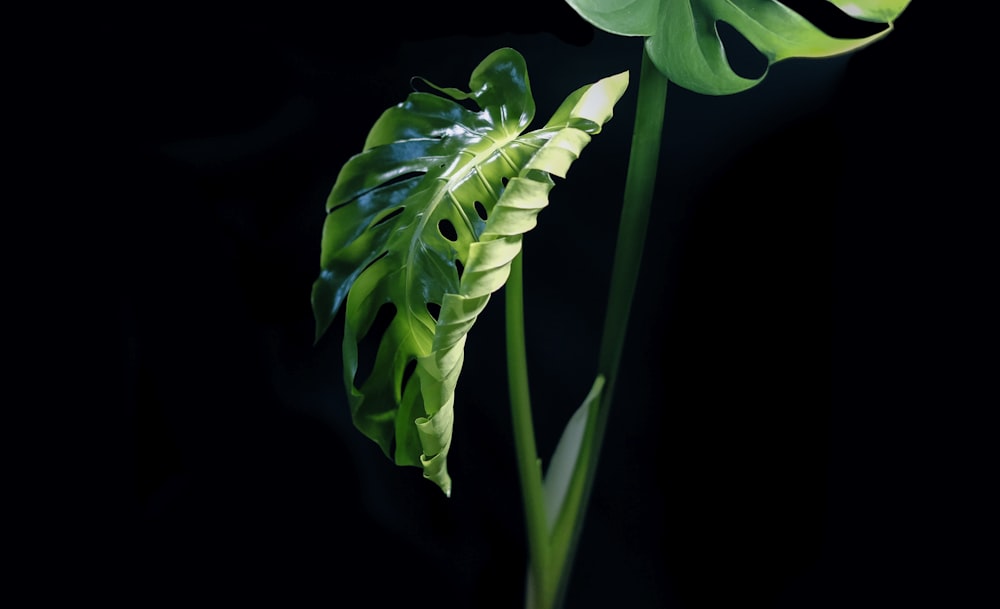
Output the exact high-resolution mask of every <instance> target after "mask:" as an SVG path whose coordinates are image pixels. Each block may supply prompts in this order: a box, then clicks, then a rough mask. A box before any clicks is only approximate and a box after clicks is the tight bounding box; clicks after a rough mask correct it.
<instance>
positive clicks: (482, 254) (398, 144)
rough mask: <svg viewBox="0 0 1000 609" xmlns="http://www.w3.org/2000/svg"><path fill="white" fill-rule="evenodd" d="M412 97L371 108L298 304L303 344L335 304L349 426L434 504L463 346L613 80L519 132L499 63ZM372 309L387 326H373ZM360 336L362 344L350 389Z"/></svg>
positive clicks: (611, 100)
mask: <svg viewBox="0 0 1000 609" xmlns="http://www.w3.org/2000/svg"><path fill="white" fill-rule="evenodd" d="M426 84H427V85H428V86H429V87H430V88H431V89H433V91H434V92H415V93H412V94H410V95H409V97H407V99H406V101H404V102H403V103H401V104H399V105H397V106H395V107H393V108H390V109H389V110H387V111H386V112H385V113H384V114H383V115H382V116H381V117H380V118H379V119H378V121H377V122H376V123H375V125H374V126H373V127H372V129H371V132H370V133H369V135H368V139H367V141H366V143H365V147H364V150H363V151H362V152H361V153H360V154H358V155H355V156H354V157H352V158H351V159H350V160H348V162H347V163H346V164H345V165H344V167H343V168H342V169H341V171H340V174H339V175H338V177H337V180H336V182H335V184H334V186H333V189H332V191H331V193H330V196H329V198H328V201H327V211H328V215H327V218H326V221H325V224H324V227H323V241H322V254H321V260H320V264H321V272H320V275H319V278H318V279H317V280H316V282H315V283H314V285H313V294H312V304H313V311H314V314H315V317H316V324H317V326H316V327H317V339H318V338H319V337H320V336H321V335H322V334H323V333H324V332H325V331H326V329H327V328H328V327H329V326H330V324H331V323H332V321H333V319H334V318H335V317H336V315H337V313H338V311H339V310H340V308H341V306H342V304H344V302H345V301H346V314H345V329H344V343H343V359H344V381H345V384H346V387H347V390H348V396H349V400H350V406H351V414H352V417H353V420H354V423H355V425H356V426H357V427H358V429H360V430H361V431H362V432H363V433H364V434H365V435H367V436H368V437H369V438H371V439H372V440H374V441H375V442H377V443H378V444H379V446H380V447H381V448H382V450H383V452H385V454H386V455H387V456H389V457H391V458H392V459H394V460H395V462H396V463H397V464H399V465H413V466H420V467H422V468H423V470H424V476H425V477H427V478H429V479H431V480H432V481H434V482H435V483H436V484H437V485H438V486H440V487H441V489H442V490H443V491H444V492H445V493H449V494H450V491H451V480H450V477H449V476H448V471H447V465H446V459H447V455H448V449H449V447H450V444H451V436H452V425H453V422H454V401H455V387H456V384H457V381H458V376H459V373H460V372H461V369H462V364H463V359H464V345H465V339H466V335H467V334H468V332H469V329H470V328H471V327H472V325H473V324H474V323H475V321H476V318H477V316H478V315H479V313H480V312H481V311H482V310H483V308H484V307H485V306H486V303H487V302H488V300H489V298H490V295H491V294H492V293H493V292H494V291H496V290H498V289H499V288H500V287H501V286H503V284H504V282H505V281H506V279H507V275H508V273H509V268H510V263H511V260H512V259H513V258H514V256H516V255H517V253H518V252H519V251H520V248H521V238H522V235H523V234H524V233H525V232H527V231H528V230H530V229H531V228H533V227H534V226H535V221H536V220H535V216H536V215H537V214H538V212H539V211H540V210H541V209H542V208H544V207H545V206H546V205H547V204H548V192H549V190H550V189H551V188H552V186H553V181H552V179H551V177H550V175H556V176H560V177H564V176H565V175H566V172H567V170H568V169H569V166H570V165H571V164H572V162H573V161H574V160H575V159H576V158H577V156H578V155H579V153H580V151H581V150H582V149H583V147H584V146H586V145H587V143H588V142H589V141H590V137H591V135H592V134H595V133H598V132H599V131H600V130H601V126H602V125H603V124H604V123H605V122H606V121H607V120H609V119H610V118H611V115H612V110H613V107H614V104H615V102H617V100H618V99H619V98H620V97H621V95H622V93H624V90H625V87H626V86H627V84H628V75H627V74H626V73H622V74H618V75H616V76H612V77H609V78H606V79H603V80H600V81H598V82H597V83H594V84H592V85H588V86H585V87H583V88H581V89H579V90H577V91H576V92H574V93H573V94H572V95H570V96H569V97H568V98H567V99H566V100H565V101H564V102H563V104H562V105H561V106H560V107H559V108H558V109H557V111H556V112H555V114H554V115H553V117H552V118H551V119H550V120H549V122H548V123H546V124H545V125H544V126H543V127H542V128H540V129H537V130H534V131H531V132H528V133H524V130H525V129H526V128H527V127H528V125H529V123H530V122H531V120H532V118H533V117H534V112H535V107H534V101H533V100H532V97H531V91H530V86H529V81H528V75H527V70H526V67H525V65H524V59H523V57H521V55H520V54H518V53H517V52H516V51H514V50H512V49H500V50H498V51H495V52H494V53H492V54H490V55H489V56H488V57H487V58H486V59H484V60H483V62H482V63H481V64H480V65H479V66H478V67H477V68H476V69H475V71H474V72H473V74H472V77H471V79H470V82H469V92H463V91H460V90H458V89H454V88H442V87H437V86H435V85H432V84H430V83H426ZM459 101H468V102H471V104H474V105H475V106H476V107H478V108H479V110H478V111H477V110H470V109H468V108H467V107H465V106H463V105H462V104H461V103H458V102H459ZM471 104H470V105H471ZM383 307H387V310H388V311H389V312H391V313H392V316H391V321H390V322H388V324H387V325H386V327H385V328H380V327H375V326H373V323H374V322H375V320H376V317H378V316H379V312H380V310H381V309H382V308H383ZM376 330H377V331H378V332H381V335H380V336H372V337H368V336H367V335H368V334H369V332H375V331H376ZM366 337H367V338H368V339H369V340H371V339H375V341H376V343H377V345H378V346H377V350H376V352H375V355H374V362H373V363H371V364H370V367H371V372H370V373H369V374H367V375H366V376H365V377H364V378H359V365H360V364H361V363H362V362H361V361H360V357H359V351H360V349H359V345H360V344H361V343H362V341H365V340H366ZM366 342H367V341H366Z"/></svg>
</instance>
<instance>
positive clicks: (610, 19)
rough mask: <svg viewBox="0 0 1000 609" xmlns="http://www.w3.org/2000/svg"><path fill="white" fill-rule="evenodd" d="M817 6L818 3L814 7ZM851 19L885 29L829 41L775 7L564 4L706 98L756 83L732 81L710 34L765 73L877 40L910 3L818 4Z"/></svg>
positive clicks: (659, 1)
mask: <svg viewBox="0 0 1000 609" xmlns="http://www.w3.org/2000/svg"><path fill="white" fill-rule="evenodd" d="M817 1H819V0H817ZM825 1H826V2H829V3H830V4H833V5H834V6H836V7H837V8H839V9H840V10H842V11H843V12H844V13H846V14H847V15H850V16H851V17H854V18H857V19H861V20H864V21H872V22H876V23H885V24H887V26H888V27H886V29H884V30H882V31H881V32H878V33H876V34H873V35H871V36H867V37H864V38H856V39H843V38H833V37H831V36H828V35H826V34H824V33H823V31H822V30H820V29H819V28H817V27H816V26H815V25H813V24H812V23H811V22H810V21H808V20H807V19H805V18H804V17H802V16H801V15H800V14H799V13H797V12H795V11H793V10H792V9H790V8H788V7H787V6H785V5H784V4H782V3H781V2H778V1H777V0H566V2H567V3H568V4H569V5H570V6H572V7H573V8H574V9H575V10H576V11H577V12H578V13H579V14H580V15H581V16H582V17H583V18H584V19H586V20H587V21H589V22H590V23H592V24H593V25H594V26H596V27H598V28H601V29H602V30H605V31H608V32H611V33H612V34H620V35H624V36H645V37H646V42H645V44H646V52H647V53H648V54H649V57H650V59H651V60H652V62H653V63H654V64H655V65H656V67H657V68H659V70H660V71H661V72H663V74H665V75H666V76H667V77H668V78H669V79H670V80H672V81H673V82H675V83H677V84H679V85H681V86H682V87H684V88H686V89H690V90H692V91H696V92H699V93H706V94H710V95H726V94H730V93H738V92H740V91H743V90H746V89H749V88H750V87H753V86H754V85H756V84H757V83H759V82H760V81H761V80H763V79H764V76H766V73H765V74H764V75H761V76H760V77H759V78H744V77H742V76H739V75H738V74H736V72H734V71H733V69H732V68H731V67H730V66H729V62H728V61H727V60H726V53H725V49H724V48H723V44H722V39H721V38H720V36H719V32H718V30H717V28H716V24H717V23H718V22H719V21H723V22H725V23H728V24H729V25H731V26H732V27H733V28H735V29H736V30H737V31H739V32H740V33H741V34H742V35H743V36H744V37H746V39H747V40H748V41H749V42H750V43H751V44H753V45H754V46H755V47H756V48H757V50H759V51H760V52H761V53H762V54H763V55H764V57H765V58H766V59H767V61H768V65H769V66H770V65H772V64H774V63H775V62H778V61H781V60H782V59H788V58H791V57H829V56H832V55H838V54H841V53H846V52H849V51H853V50H855V49H858V48H860V47H862V46H865V45H867V44H870V43H872V42H874V41H876V40H878V39H879V38H882V37H883V36H885V35H886V34H887V33H888V32H889V31H890V30H891V29H892V22H893V21H894V20H895V19H896V18H897V17H898V16H899V14H900V13H902V12H903V10H904V9H905V8H906V6H907V5H908V4H909V3H910V0H825Z"/></svg>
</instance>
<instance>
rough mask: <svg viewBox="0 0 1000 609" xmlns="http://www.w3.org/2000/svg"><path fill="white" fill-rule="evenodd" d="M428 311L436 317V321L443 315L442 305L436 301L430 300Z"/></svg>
mask: <svg viewBox="0 0 1000 609" xmlns="http://www.w3.org/2000/svg"><path fill="white" fill-rule="evenodd" d="M427 312H428V313H430V314H431V317H433V318H434V321H437V320H438V317H439V316H440V315H441V305H439V304H438V303H436V302H428V303H427Z"/></svg>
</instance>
